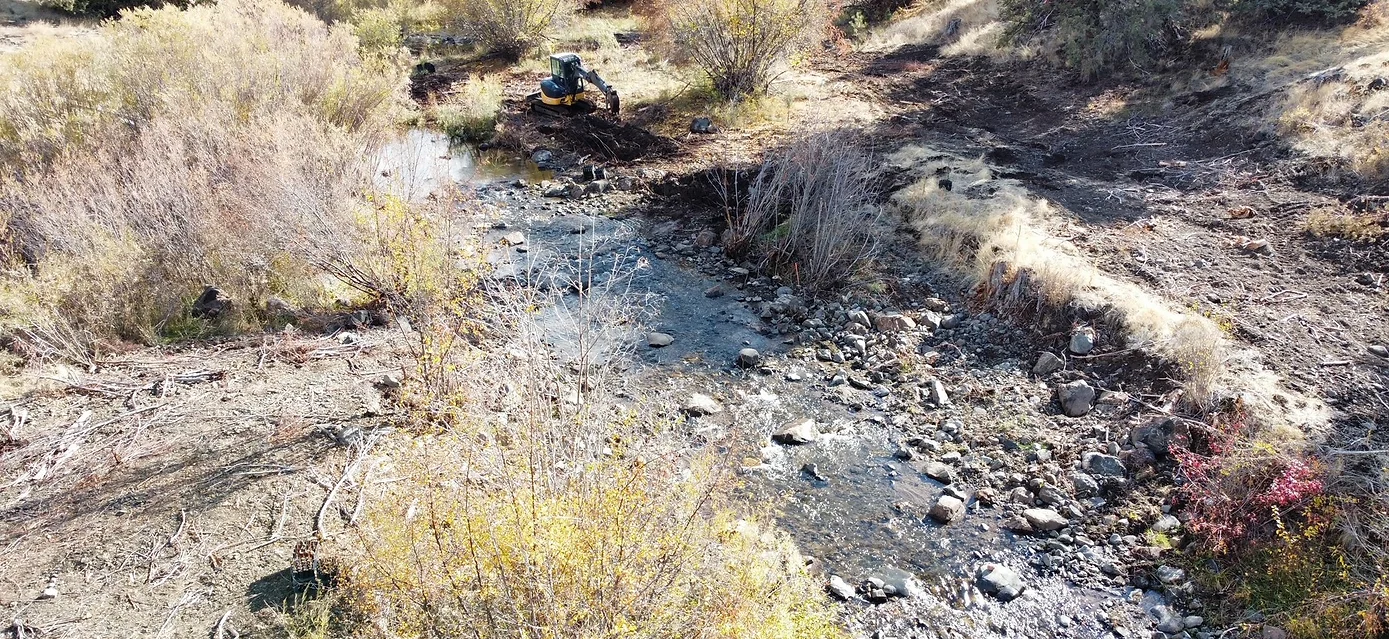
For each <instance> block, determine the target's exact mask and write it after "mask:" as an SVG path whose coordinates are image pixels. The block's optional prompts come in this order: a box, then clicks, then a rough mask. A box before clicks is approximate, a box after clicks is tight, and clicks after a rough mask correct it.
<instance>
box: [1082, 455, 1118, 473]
mask: <svg viewBox="0 0 1389 639" xmlns="http://www.w3.org/2000/svg"><path fill="white" fill-rule="evenodd" d="M1080 463H1081V467H1083V468H1084V469H1085V470H1087V471H1090V472H1091V473H1093V474H1096V475H1100V476H1103V477H1123V476H1124V475H1125V474H1126V473H1127V469H1126V468H1124V462H1122V461H1119V458H1118V457H1114V456H1113V455H1106V454H1104V453H1085V454H1084V455H1082V456H1081V458H1080Z"/></svg>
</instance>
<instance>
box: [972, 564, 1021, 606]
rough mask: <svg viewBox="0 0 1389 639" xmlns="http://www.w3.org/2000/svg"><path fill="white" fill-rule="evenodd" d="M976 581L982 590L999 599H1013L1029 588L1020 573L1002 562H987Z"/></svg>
mask: <svg viewBox="0 0 1389 639" xmlns="http://www.w3.org/2000/svg"><path fill="white" fill-rule="evenodd" d="M976 583H977V585H978V586H979V589H980V590H982V591H984V592H986V593H988V594H991V595H993V596H994V597H997V598H998V600H999V601H1012V600H1014V599H1016V598H1017V597H1018V595H1021V594H1022V593H1023V591H1024V590H1026V589H1027V585H1026V584H1024V583H1023V582H1022V577H1019V576H1018V573H1016V572H1014V571H1013V569H1012V568H1009V567H1007V566H1003V565H1000V564H985V565H984V567H983V568H982V569H980V571H979V579H978V580H977V582H976Z"/></svg>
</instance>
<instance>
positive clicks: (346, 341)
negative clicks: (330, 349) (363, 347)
mask: <svg viewBox="0 0 1389 639" xmlns="http://www.w3.org/2000/svg"><path fill="white" fill-rule="evenodd" d="M360 341H362V338H361V337H358V336H357V334H356V333H353V332H352V331H343V332H341V333H338V343H339V344H342V345H344V346H348V345H351V344H356V343H357V342H360Z"/></svg>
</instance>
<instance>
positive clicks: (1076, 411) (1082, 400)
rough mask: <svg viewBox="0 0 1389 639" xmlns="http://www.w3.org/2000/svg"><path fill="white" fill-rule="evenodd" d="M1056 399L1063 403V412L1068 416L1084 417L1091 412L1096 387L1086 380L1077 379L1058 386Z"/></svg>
mask: <svg viewBox="0 0 1389 639" xmlns="http://www.w3.org/2000/svg"><path fill="white" fill-rule="evenodd" d="M1056 399H1057V401H1059V402H1060V403H1061V412H1062V413H1065V414H1066V416H1067V417H1084V416H1085V415H1086V414H1088V413H1089V412H1090V406H1091V403H1092V402H1093V401H1094V400H1095V389H1094V388H1091V387H1090V385H1089V384H1086V383H1085V380H1079V379H1078V380H1076V381H1074V382H1070V383H1067V384H1061V385H1059V386H1057V387H1056Z"/></svg>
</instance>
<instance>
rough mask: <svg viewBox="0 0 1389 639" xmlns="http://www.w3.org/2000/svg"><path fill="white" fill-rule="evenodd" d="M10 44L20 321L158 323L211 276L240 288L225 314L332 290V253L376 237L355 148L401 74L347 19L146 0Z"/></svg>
mask: <svg viewBox="0 0 1389 639" xmlns="http://www.w3.org/2000/svg"><path fill="white" fill-rule="evenodd" d="M8 61H9V62H11V63H12V64H8V65H0V76H3V78H0V80H2V81H0V85H3V86H4V87H6V88H5V90H4V91H3V92H0V104H3V107H4V108H3V109H0V164H3V166H4V169H5V177H4V178H3V179H2V180H0V211H3V214H4V217H3V222H4V224H5V231H6V233H5V237H4V245H3V256H4V258H5V261H6V263H7V265H8V266H9V270H8V271H7V273H6V275H5V277H4V278H3V286H0V304H2V305H3V307H2V308H0V310H2V311H3V313H0V314H2V315H3V317H4V329H5V330H6V331H9V332H11V333H12V334H14V335H16V336H18V337H20V338H21V339H23V337H24V336H25V335H39V334H42V335H45V336H48V338H46V339H44V340H41V341H44V342H45V343H48V342H51V341H52V340H53V339H56V337H55V336H65V338H66V339H72V340H79V341H78V343H75V344H68V345H66V346H65V347H64V348H62V349H56V350H59V351H70V352H75V351H83V350H85V351H87V352H90V351H91V350H92V349H93V348H95V347H97V346H98V344H99V343H100V342H101V340H103V339H126V340H136V341H143V342H148V341H151V340H154V339H156V338H158V336H159V335H160V334H161V333H163V332H165V330H166V328H167V327H168V326H169V324H170V322H173V321H177V320H179V319H180V318H181V317H186V316H187V314H188V312H189V305H190V303H191V301H192V299H193V297H195V296H196V295H197V294H198V293H199V292H200V291H201V290H202V288H203V287H204V286H206V285H215V286H218V287H220V288H222V289H224V290H225V291H226V292H227V293H229V294H230V295H231V297H232V298H233V299H234V301H235V304H234V308H235V309H239V310H238V311H236V312H235V313H233V315H235V316H234V317H222V318H220V320H222V321H223V322H224V323H226V325H227V326H229V327H233V328H234V327H235V326H236V325H238V324H239V323H241V322H242V321H244V320H247V319H254V317H248V316H247V315H246V313H245V311H248V310H250V309H252V308H254V307H255V306H258V302H259V301H260V300H264V299H266V298H268V297H269V296H272V295H273V296H278V297H281V298H284V299H287V300H289V301H290V302H292V303H301V304H316V303H321V302H325V301H331V300H327V299H325V298H327V297H330V296H332V295H333V293H332V292H331V291H330V290H328V288H329V287H327V286H326V285H325V282H324V281H323V278H321V275H322V274H323V272H324V271H323V266H324V265H325V264H326V262H325V259H327V258H328V257H329V256H330V254H331V255H336V256H338V258H340V259H354V260H358V259H363V258H366V257H367V256H369V255H370V254H371V250H372V246H371V245H368V244H363V243H362V242H361V240H360V234H359V231H360V229H359V222H360V220H359V217H358V216H357V215H356V210H357V205H356V204H355V202H357V201H358V195H357V194H358V192H359V191H360V189H361V188H362V187H363V185H364V184H365V183H366V181H367V179H368V177H369V170H370V169H369V167H366V166H365V165H364V163H363V161H362V156H363V153H362V152H363V150H364V149H366V148H370V147H371V146H373V145H375V144H376V143H377V142H378V141H379V140H380V139H381V137H382V135H383V134H384V133H385V131H386V130H388V128H389V127H390V125H391V122H392V120H393V119H394V116H393V113H394V109H395V104H396V103H395V99H396V96H397V95H398V92H399V90H400V89H401V88H402V81H403V77H402V76H401V73H400V72H399V71H398V70H396V69H393V68H389V67H384V66H380V65H376V64H373V63H371V62H369V61H367V60H364V59H362V58H360V57H359V56H358V48H357V43H356V40H355V39H354V38H353V37H352V35H351V32H350V29H349V28H348V27H346V26H343V27H337V28H333V29H329V28H328V27H327V26H325V25H323V24H322V23H321V22H318V21H317V20H316V19H315V18H313V17H311V16H309V15H307V14H305V13H302V12H300V11H298V10H294V9H290V8H289V7H286V6H284V5H282V4H279V3H275V2H266V1H262V0H245V1H242V0H230V1H228V2H223V3H220V4H218V5H216V6H215V7H213V6H209V7H197V8H193V9H189V10H187V11H177V10H174V9H165V10H159V11H154V10H141V11H136V12H133V13H130V14H127V15H126V17H125V18H124V19H122V20H121V21H119V22H112V23H107V24H105V25H103V26H102V27H101V31H100V32H99V34H98V36H97V37H96V38H94V39H93V40H91V41H67V42H63V41H51V42H44V43H41V44H39V45H37V46H36V47H35V48H33V49H27V50H24V51H22V52H20V53H17V54H13V55H11V56H9V60H8ZM251 315H254V314H253V313H252V314H251ZM228 320H230V321H228ZM41 327H42V330H41V331H40V330H38V329H40V328H41ZM39 350H42V351H48V352H53V351H55V349H54V348H53V347H52V345H51V344H48V345H47V346H44V347H41V348H40V349H39Z"/></svg>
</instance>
